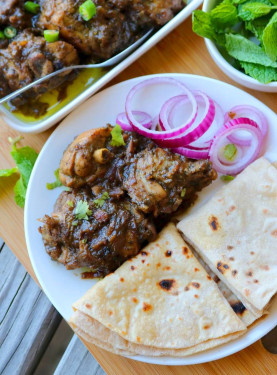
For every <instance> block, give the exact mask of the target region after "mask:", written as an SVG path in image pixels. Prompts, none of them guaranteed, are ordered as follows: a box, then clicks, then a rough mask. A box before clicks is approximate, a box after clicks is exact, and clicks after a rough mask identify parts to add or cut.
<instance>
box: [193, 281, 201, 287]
mask: <svg viewBox="0 0 277 375" xmlns="http://www.w3.org/2000/svg"><path fill="white" fill-rule="evenodd" d="M191 285H192V286H193V287H194V288H197V289H198V288H200V284H199V283H196V282H194V281H193V282H192V283H191Z"/></svg>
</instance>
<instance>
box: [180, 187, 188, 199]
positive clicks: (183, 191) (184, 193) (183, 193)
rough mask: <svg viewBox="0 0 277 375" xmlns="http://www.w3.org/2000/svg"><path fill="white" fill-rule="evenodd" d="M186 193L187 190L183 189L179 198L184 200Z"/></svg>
mask: <svg viewBox="0 0 277 375" xmlns="http://www.w3.org/2000/svg"><path fill="white" fill-rule="evenodd" d="M186 191H187V189H186V188H184V189H183V190H182V191H181V197H182V198H184V196H185V195H186Z"/></svg>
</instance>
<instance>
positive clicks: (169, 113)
mask: <svg viewBox="0 0 277 375" xmlns="http://www.w3.org/2000/svg"><path fill="white" fill-rule="evenodd" d="M194 97H195V99H196V102H197V96H196V95H194ZM186 103H190V100H189V98H188V96H187V95H177V96H173V97H172V98H170V99H168V100H167V101H166V102H165V103H164V105H163V106H162V108H161V111H160V117H159V122H160V126H161V128H162V130H164V131H165V130H171V129H174V126H173V121H172V117H173V113H174V111H173V109H176V106H177V105H180V104H186ZM197 109H198V106H197ZM197 109H196V112H195V114H194V117H193V118H191V117H190V118H191V120H190V121H189V122H188V121H187V122H186V125H185V126H184V128H183V132H185V131H186V130H187V129H188V128H189V127H190V126H191V125H192V124H193V123H194V121H195V119H196V116H197Z"/></svg>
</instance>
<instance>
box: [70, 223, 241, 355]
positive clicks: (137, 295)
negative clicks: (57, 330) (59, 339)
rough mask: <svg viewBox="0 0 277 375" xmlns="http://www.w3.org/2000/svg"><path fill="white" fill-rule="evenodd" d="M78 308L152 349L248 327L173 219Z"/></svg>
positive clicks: (185, 345)
mask: <svg viewBox="0 0 277 375" xmlns="http://www.w3.org/2000/svg"><path fill="white" fill-rule="evenodd" d="M73 308H74V310H78V311H79V312H81V313H83V314H85V315H86V316H88V317H90V318H92V319H95V320H96V321H97V322H99V323H101V324H102V325H103V326H104V327H106V328H108V329H109V330H110V331H112V332H114V333H116V334H117V335H119V336H121V337H122V338H123V339H124V340H126V341H128V342H131V343H134V344H137V345H144V346H147V347H153V348H162V349H184V348H191V347H193V346H197V345H199V344H201V343H205V342H209V341H210V340H213V339H217V338H224V337H228V335H232V334H234V333H237V332H242V331H244V330H245V328H246V327H245V325H244V323H243V322H242V321H241V320H240V319H239V318H238V317H237V316H236V314H235V313H234V312H233V310H232V308H231V307H230V305H229V304H228V302H227V301H226V300H225V298H224V297H223V296H222V294H221V293H220V291H219V289H218V287H217V285H216V284H215V282H214V281H213V280H212V279H211V277H210V276H209V275H208V274H207V272H206V271H205V270H204V268H203V267H202V266H201V264H200V263H199V261H198V260H197V259H196V258H195V257H194V255H193V254H192V252H191V250H190V248H189V246H188V245H187V244H186V243H185V242H184V240H183V239H182V237H181V236H180V234H179V233H178V231H177V229H176V227H175V225H174V224H172V223H170V224H168V225H167V226H166V227H165V228H164V229H163V230H162V231H161V233H160V234H159V236H158V238H157V240H156V241H154V242H152V243H150V244H149V245H148V246H146V247H145V248H144V250H143V251H142V252H141V253H140V254H139V255H137V256H136V257H135V258H132V259H130V260H129V261H127V262H125V263H124V264H123V265H122V266H121V267H120V268H119V269H117V270H116V271H115V272H114V273H112V274H110V275H108V276H107V277H105V278H104V279H103V280H101V281H100V282H98V283H97V284H96V285H95V286H93V287H92V288H91V289H90V290H89V291H88V292H87V293H86V294H85V295H84V296H83V297H82V298H81V299H80V300H79V301H77V302H76V303H74V305H73ZM75 317H76V316H75ZM72 321H74V324H75V327H76V326H78V319H77V323H76V319H75V318H73V319H72ZM79 328H82V327H80V325H79ZM99 339H100V340H101V338H99ZM200 350H201V349H200Z"/></svg>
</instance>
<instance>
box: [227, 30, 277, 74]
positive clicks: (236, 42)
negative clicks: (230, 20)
mask: <svg viewBox="0 0 277 375" xmlns="http://www.w3.org/2000/svg"><path fill="white" fill-rule="evenodd" d="M225 37H226V45H225V46H226V49H227V52H228V53H229V55H231V56H232V57H234V58H235V59H237V60H239V61H245V62H249V63H254V64H260V65H264V66H269V67H272V68H277V63H275V62H273V61H272V60H271V59H270V58H269V57H268V56H267V55H266V53H265V52H264V51H263V49H262V48H261V47H259V46H258V45H257V44H255V43H254V42H251V41H250V40H248V39H246V38H244V37H243V36H241V35H234V34H226V36H225Z"/></svg>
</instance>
